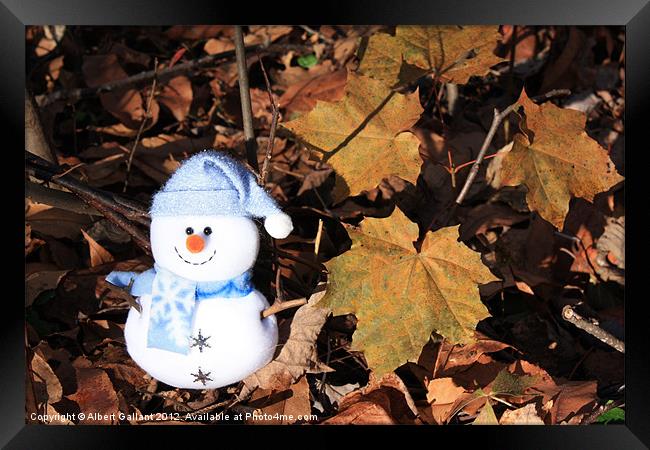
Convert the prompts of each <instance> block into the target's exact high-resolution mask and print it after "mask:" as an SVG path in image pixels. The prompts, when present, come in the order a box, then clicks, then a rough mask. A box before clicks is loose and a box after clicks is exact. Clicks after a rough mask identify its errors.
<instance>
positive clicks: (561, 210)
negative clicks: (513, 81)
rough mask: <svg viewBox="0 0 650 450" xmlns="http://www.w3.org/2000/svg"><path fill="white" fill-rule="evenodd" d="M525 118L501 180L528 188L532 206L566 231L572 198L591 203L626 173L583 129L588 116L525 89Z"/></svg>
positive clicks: (502, 168) (507, 157)
mask: <svg viewBox="0 0 650 450" xmlns="http://www.w3.org/2000/svg"><path fill="white" fill-rule="evenodd" d="M518 103H519V104H520V105H521V106H523V108H524V111H525V113H526V120H525V122H522V131H523V132H522V133H518V134H516V135H515V137H514V143H513V146H512V150H510V152H508V153H507V154H506V155H505V156H504V158H503V161H502V163H501V169H500V173H499V179H500V182H499V184H500V185H501V186H516V185H520V184H524V185H525V186H526V187H527V188H528V193H527V194H526V201H527V202H528V206H529V208H530V209H531V210H534V211H537V212H539V214H540V215H541V216H542V217H543V218H544V219H546V220H547V221H549V222H550V223H552V224H553V225H555V226H556V227H557V228H558V229H562V226H563V224H564V218H565V217H566V215H567V213H568V212H569V201H570V200H571V197H572V196H573V197H581V198H584V199H586V200H588V201H592V200H593V198H594V195H596V194H597V193H599V192H604V191H607V190H608V189H609V188H611V187H612V186H614V185H615V184H616V183H618V182H620V181H621V180H623V177H622V176H620V175H619V174H618V173H617V172H616V168H615V167H614V164H613V163H612V161H611V159H610V158H609V155H608V154H607V151H606V150H605V149H604V148H602V147H601V146H600V145H599V144H598V143H597V142H596V141H595V140H593V139H592V138H590V137H589V136H588V135H587V133H586V132H585V129H584V127H585V122H586V116H585V114H584V113H583V112H581V111H576V110H572V109H563V108H560V107H558V106H556V105H554V104H553V103H550V102H549V103H544V104H543V105H541V106H538V105H536V104H535V103H533V101H532V100H530V99H529V98H528V96H527V95H526V93H525V92H524V91H522V94H521V97H520V98H519V100H518Z"/></svg>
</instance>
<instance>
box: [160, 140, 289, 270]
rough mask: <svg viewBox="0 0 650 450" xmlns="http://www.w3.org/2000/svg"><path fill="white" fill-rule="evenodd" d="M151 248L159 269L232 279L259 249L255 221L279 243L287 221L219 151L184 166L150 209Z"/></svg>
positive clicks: (248, 265) (251, 179)
mask: <svg viewBox="0 0 650 450" xmlns="http://www.w3.org/2000/svg"><path fill="white" fill-rule="evenodd" d="M150 214H151V248H152V250H153V256H154V258H155V260H156V263H157V264H158V265H160V266H161V267H162V268H164V269H167V270H170V271H171V272H173V273H175V274H177V275H179V276H181V277H183V278H187V279H190V280H194V281H217V280H226V279H229V278H234V277H236V276H238V275H241V274H242V273H244V272H245V271H247V270H248V269H250V268H251V267H252V266H253V264H254V263H255V258H256V257H257V251H258V249H259V235H258V231H257V227H256V226H255V223H254V222H253V221H252V218H253V217H260V218H262V217H263V218H264V227H265V228H266V231H268V233H269V234H270V235H271V236H273V237H274V238H278V239H282V238H285V237H287V236H288V235H289V233H290V232H291V230H292V229H293V225H292V223H291V218H290V217H289V216H288V215H286V214H284V213H283V212H282V210H281V209H280V207H279V206H278V205H277V204H276V203H275V200H273V197H271V196H270V195H269V194H268V193H267V192H266V191H265V190H264V189H263V188H262V187H260V186H259V185H258V184H257V179H256V178H255V176H254V175H253V174H252V173H251V172H250V171H249V170H248V169H247V168H246V167H244V166H243V165H242V164H240V163H239V162H237V161H236V160H234V159H232V158H230V157H228V156H227V155H225V154H224V153H223V152H215V151H203V152H201V153H198V154H196V155H194V156H192V157H191V158H189V159H188V160H187V161H185V162H184V163H183V164H182V165H181V166H180V167H179V168H178V169H177V170H176V172H174V174H173V175H172V176H171V177H170V179H169V180H168V181H167V183H165V186H164V187H163V188H162V189H161V190H160V191H158V192H157V193H156V194H155V195H154V198H153V202H152V205H151V210H150Z"/></svg>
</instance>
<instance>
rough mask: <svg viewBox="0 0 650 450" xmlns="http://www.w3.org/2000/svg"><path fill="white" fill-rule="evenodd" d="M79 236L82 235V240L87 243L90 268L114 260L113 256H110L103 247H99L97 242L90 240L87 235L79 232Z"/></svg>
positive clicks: (82, 231)
mask: <svg viewBox="0 0 650 450" xmlns="http://www.w3.org/2000/svg"><path fill="white" fill-rule="evenodd" d="M81 234H83V236H84V239H85V240H86V242H88V249H89V251H90V267H95V266H99V265H102V264H106V263H109V262H112V261H113V260H114V258H113V255H111V254H110V253H109V252H108V250H106V249H105V248H104V247H102V246H101V245H99V244H98V243H97V241H95V240H94V239H93V238H91V237H90V236H89V235H88V233H86V232H85V231H84V230H81Z"/></svg>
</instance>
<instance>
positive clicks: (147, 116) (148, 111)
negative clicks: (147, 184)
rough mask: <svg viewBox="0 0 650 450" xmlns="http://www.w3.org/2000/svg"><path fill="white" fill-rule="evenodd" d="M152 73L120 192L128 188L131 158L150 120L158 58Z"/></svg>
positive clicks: (155, 60)
mask: <svg viewBox="0 0 650 450" xmlns="http://www.w3.org/2000/svg"><path fill="white" fill-rule="evenodd" d="M153 73H154V75H153V81H152V82H151V91H150V92H149V98H148V99H147V107H146V109H145V111H144V117H143V118H142V123H140V128H138V134H136V136H135V141H134V142H133V147H131V151H130V152H129V159H128V161H127V163H126V176H125V177H124V187H123V188H122V192H126V188H127V187H128V186H129V176H130V175H131V164H133V156H134V155H135V151H136V150H137V148H138V144H139V143H140V138H141V137H142V132H143V131H144V126H145V124H146V123H147V121H148V120H149V119H150V118H151V103H152V102H153V97H154V94H155V91H156V82H157V80H158V78H157V77H156V74H157V73H158V58H155V59H154V66H153Z"/></svg>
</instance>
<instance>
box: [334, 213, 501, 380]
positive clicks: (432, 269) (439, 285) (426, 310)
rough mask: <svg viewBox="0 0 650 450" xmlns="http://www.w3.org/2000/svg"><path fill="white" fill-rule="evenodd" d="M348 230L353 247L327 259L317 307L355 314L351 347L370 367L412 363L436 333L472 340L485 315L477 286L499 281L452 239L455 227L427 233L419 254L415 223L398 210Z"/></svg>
mask: <svg viewBox="0 0 650 450" xmlns="http://www.w3.org/2000/svg"><path fill="white" fill-rule="evenodd" d="M348 230H349V235H350V238H351V239H352V247H351V249H350V250H349V251H347V252H345V253H343V254H342V255H340V256H338V257H336V258H333V259H332V260H330V261H329V262H328V263H326V266H327V268H328V270H329V274H330V275H329V287H328V290H327V294H326V295H325V298H324V299H323V301H322V303H321V304H322V305H323V306H327V307H330V308H332V309H333V313H334V315H341V314H348V313H352V314H355V316H356V317H357V319H358V320H359V322H358V324H357V329H356V331H355V333H354V340H353V344H352V345H353V349H355V350H361V351H363V352H364V355H365V357H366V361H368V365H369V367H370V368H371V369H373V370H374V371H376V372H377V373H378V374H379V375H383V374H384V373H387V372H390V371H392V370H393V369H395V368H396V367H399V366H401V365H402V364H404V363H406V362H408V361H412V360H415V359H416V358H417V356H418V355H419V354H420V351H421V350H422V347H423V346H424V344H426V342H427V341H428V339H429V337H430V335H431V333H432V331H434V330H435V331H436V332H438V333H440V334H442V335H443V336H445V337H446V338H447V339H448V340H449V341H451V342H454V343H470V342H472V341H473V340H474V338H475V335H474V328H475V326H476V324H477V323H478V322H479V321H480V320H481V319H484V318H486V317H488V315H489V313H488V310H487V308H486V307H485V306H484V305H483V303H481V299H480V296H479V290H478V286H477V285H478V284H482V283H487V282H489V281H493V280H495V279H496V278H494V276H493V275H492V274H491V273H490V272H489V271H488V270H487V268H486V267H485V266H484V265H483V263H482V262H481V258H480V255H479V254H478V253H475V252H473V251H471V250H470V249H469V248H467V247H466V246H465V245H464V244H462V243H459V242H458V241H457V237H458V227H448V228H443V229H440V230H438V231H436V232H435V233H429V234H428V235H427V237H426V239H425V240H424V242H423V244H422V249H421V252H420V253H417V252H416V251H415V248H414V247H413V240H414V239H415V238H417V236H418V226H417V225H416V224H414V223H413V222H410V221H409V220H408V218H407V217H406V216H405V215H404V214H403V213H402V212H401V211H400V210H399V209H396V210H395V211H394V212H393V214H392V215H391V216H390V217H389V218H387V219H375V218H366V219H364V220H363V222H362V223H361V226H360V227H359V228H352V227H350V228H348ZM404 299H407V300H408V301H405V300H404Z"/></svg>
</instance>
